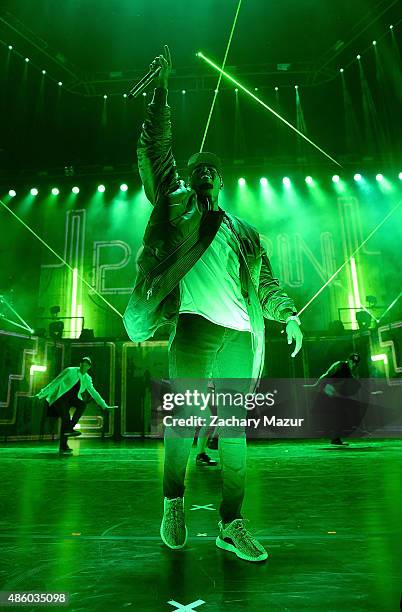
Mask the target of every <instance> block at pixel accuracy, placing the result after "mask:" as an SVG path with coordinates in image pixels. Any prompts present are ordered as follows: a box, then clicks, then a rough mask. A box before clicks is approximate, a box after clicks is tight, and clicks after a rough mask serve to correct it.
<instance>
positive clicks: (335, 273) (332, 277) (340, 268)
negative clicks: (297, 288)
mask: <svg viewBox="0 0 402 612" xmlns="http://www.w3.org/2000/svg"><path fill="white" fill-rule="evenodd" d="M400 205H401V202H399V204H397V205H396V206H394V208H393V209H392V210H390V212H389V213H388V214H387V215H386V216H385V217H384V219H383V220H382V221H381V222H380V223H379V224H378V225H377V226H376V227H375V228H374V229H373V230H372V231H371V232H370V233H369V235H368V236H367V238H365V240H363V242H362V243H361V244H360V245H359V246H358V247H357V248H356V249H355V250H354V251H353V253H352V254H351V256H350V257H349V258H348V259H347V260H346V261H344V262H343V264H342V265H341V266H339V268H338V269H337V270H336V271H335V272H334V273H333V274H332V276H330V278H329V279H328V280H327V281H326V283H325V284H324V285H323V286H322V287H321V289H319V290H318V291H317V292H316V293H315V294H314V295H313V297H312V298H311V299H310V300H309V301H308V302H307V304H306V305H305V306H303V308H302V309H301V310H300V311H299V312H298V316H300V315H301V314H302V313H303V312H304V311H305V310H306V308H308V307H309V306H310V304H311V303H312V302H314V300H315V299H316V298H317V297H318V296H319V295H320V293H322V292H323V291H324V289H325V287H327V286H328V285H329V283H330V282H331V281H333V280H334V278H335V276H336V275H337V274H339V272H340V271H341V270H343V268H344V267H345V266H346V265H347V264H348V263H349V262H350V260H351V259H352V258H353V257H354V256H355V255H356V253H358V251H360V249H361V248H363V247H364V245H365V244H366V243H367V242H368V241H369V240H370V238H371V237H372V236H373V235H374V234H375V233H376V232H377V231H378V230H379V229H380V227H382V226H383V225H384V223H385V222H386V221H387V220H388V219H389V218H390V217H391V215H393V214H394V212H395V211H396V210H397V209H398V208H399V207H400Z"/></svg>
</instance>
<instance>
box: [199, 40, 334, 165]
mask: <svg viewBox="0 0 402 612" xmlns="http://www.w3.org/2000/svg"><path fill="white" fill-rule="evenodd" d="M197 56H198V57H200V58H201V59H203V60H205V61H206V62H207V64H209V65H210V66H212V67H213V68H215V70H218V72H220V73H221V74H222V75H223V76H225V77H226V78H227V79H229V81H232V83H234V84H235V85H237V87H239V88H240V89H242V90H243V91H245V92H246V94H248V95H249V96H251V98H253V99H254V100H255V101H256V102H258V103H259V104H261V106H263V107H264V108H266V109H267V110H269V112H270V113H272V114H273V115H275V117H277V118H278V119H280V120H281V121H282V122H283V123H285V125H287V126H288V127H290V128H291V129H292V130H293V131H294V132H296V134H298V135H299V136H301V137H302V138H304V140H306V141H307V142H308V143H309V144H311V145H312V146H313V147H314V148H315V149H317V151H320V153H322V154H323V155H325V157H328V159H330V160H331V161H332V162H334V164H336V165H337V166H340V167H341V168H342V165H341V164H340V163H339V162H337V161H336V159H334V158H333V157H331V156H330V155H329V154H328V153H326V152H325V151H324V149H321V147H319V146H318V145H317V144H315V142H313V141H312V140H310V138H308V136H306V135H305V134H303V132H300V131H299V130H298V129H297V128H296V127H295V126H294V125H292V124H291V123H289V121H287V120H286V119H285V118H284V117H282V116H281V115H279V113H277V112H276V111H275V110H274V109H273V108H271V107H270V106H268V104H265V102H263V101H262V100H260V98H258V96H256V95H255V94H253V92H252V91H250V90H249V89H247V87H244V85H242V84H241V83H239V81H236V79H234V78H233V77H232V76H231V75H230V74H229V73H227V72H226V71H225V70H222V68H219V66H217V65H216V64H215V63H214V62H213V61H212V60H210V59H209V58H208V57H206V56H205V55H204V54H203V53H202V52H201V51H199V52H198V53H197Z"/></svg>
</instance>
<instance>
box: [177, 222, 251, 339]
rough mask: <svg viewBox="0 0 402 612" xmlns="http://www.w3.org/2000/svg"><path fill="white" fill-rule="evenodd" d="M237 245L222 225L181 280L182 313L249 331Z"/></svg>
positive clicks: (223, 224) (227, 229)
mask: <svg viewBox="0 0 402 612" xmlns="http://www.w3.org/2000/svg"><path fill="white" fill-rule="evenodd" d="M239 255H240V254H239V245H238V243H237V241H236V239H235V237H234V236H233V234H232V232H231V230H230V229H229V228H228V227H227V226H226V224H225V223H222V224H221V226H220V228H219V230H218V232H217V234H216V236H215V238H214V239H213V241H212V242H211V244H210V245H209V247H208V248H207V249H206V251H205V253H204V254H203V256H202V257H201V258H200V259H199V260H198V261H197V263H196V264H195V265H194V266H193V267H192V268H191V270H189V272H187V274H186V275H185V276H184V277H183V279H182V280H181V281H180V290H181V304H180V311H179V312H181V313H183V312H187V313H193V314H199V315H201V316H203V317H205V318H206V319H208V320H209V321H211V322H212V323H216V324H217V325H223V326H224V327H230V328H232V329H237V330H239V331H251V326H250V317H249V315H248V312H247V307H246V302H245V299H244V297H243V296H242V294H241V286H240V274H239V268H240V262H239Z"/></svg>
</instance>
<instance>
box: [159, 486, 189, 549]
mask: <svg viewBox="0 0 402 612" xmlns="http://www.w3.org/2000/svg"><path fill="white" fill-rule="evenodd" d="M160 534H161V538H162V541H163V543H164V544H166V546H168V547H169V548H183V546H184V545H185V544H186V542H187V527H186V522H185V519H184V498H183V497H176V498H175V499H168V498H167V497H165V498H164V503H163V519H162V524H161V529H160Z"/></svg>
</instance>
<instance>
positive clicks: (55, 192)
mask: <svg viewBox="0 0 402 612" xmlns="http://www.w3.org/2000/svg"><path fill="white" fill-rule="evenodd" d="M59 193H60V191H59V189H57V187H53V189H52V194H53V195H59Z"/></svg>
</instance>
